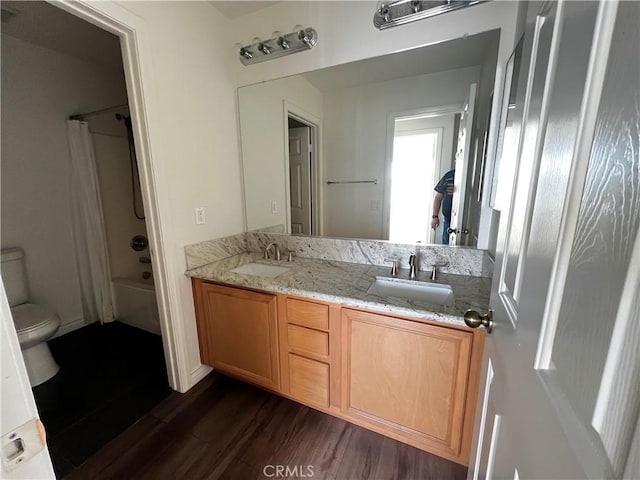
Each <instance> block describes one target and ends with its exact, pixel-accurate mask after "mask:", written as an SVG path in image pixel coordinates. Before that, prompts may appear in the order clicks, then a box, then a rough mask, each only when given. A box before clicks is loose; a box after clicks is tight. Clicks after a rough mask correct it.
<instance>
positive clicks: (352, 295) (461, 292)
mask: <svg viewBox="0 0 640 480" xmlns="http://www.w3.org/2000/svg"><path fill="white" fill-rule="evenodd" d="M251 262H255V263H263V264H266V265H278V266H281V267H286V268H288V269H289V271H287V272H285V273H283V274H281V275H279V276H277V277H275V278H267V277H259V276H254V275H245V274H240V273H233V272H231V271H230V270H233V269H234V268H236V267H238V266H240V265H243V264H246V263H251ZM389 273H390V267H379V266H375V265H362V264H357V263H346V262H337V261H329V260H317V259H313V258H302V257H294V259H293V262H291V263H289V262H286V261H279V262H278V261H275V260H264V259H263V258H262V256H261V255H260V254H258V253H242V254H239V255H234V256H232V257H229V258H225V259H223V260H219V261H217V262H212V263H209V264H207V265H204V266H201V267H198V268H194V269H191V270H187V271H186V272H185V274H186V275H187V276H188V277H193V278H201V279H204V280H211V281H215V282H220V283H225V284H228V285H233V286H238V287H247V288H253V289H257V290H264V291H268V292H273V293H283V294H287V295H294V296H299V297H306V298H310V299H315V300H320V301H325V302H331V303H339V304H342V305H343V306H347V307H356V308H365V309H367V310H373V311H378V312H381V313H393V314H397V315H406V316H408V317H413V318H416V319H427V320H433V321H437V322H442V323H447V324H452V325H456V326H464V321H463V318H462V316H463V315H464V312H465V311H466V310H467V309H469V308H471V309H474V310H478V311H479V312H481V313H483V312H486V311H487V308H488V307H489V295H490V291H491V279H488V278H482V277H467V276H463V275H452V274H445V273H442V274H440V275H439V277H438V280H437V281H436V283H442V284H448V285H451V287H452V289H453V295H454V305H453V306H443V305H437V304H429V303H425V302H420V301H415V300H406V299H403V298H399V297H380V296H377V295H373V294H370V293H367V290H368V289H369V286H370V285H371V283H372V282H373V281H374V280H375V278H376V276H382V277H389V276H390V275H389ZM408 275H409V270H404V269H400V270H398V277H397V278H401V279H408ZM429 277H430V272H419V273H418V277H417V278H416V280H418V281H425V282H431V280H430V278H429Z"/></svg>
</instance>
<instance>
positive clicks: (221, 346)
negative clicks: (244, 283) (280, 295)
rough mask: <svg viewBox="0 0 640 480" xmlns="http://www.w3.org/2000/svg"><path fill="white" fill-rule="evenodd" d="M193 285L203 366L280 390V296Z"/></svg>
mask: <svg viewBox="0 0 640 480" xmlns="http://www.w3.org/2000/svg"><path fill="white" fill-rule="evenodd" d="M193 286H194V299H195V304H196V312H197V315H196V317H197V327H198V339H199V344H200V355H201V359H202V362H203V363H204V364H206V365H210V366H212V367H214V368H215V369H216V370H219V371H220V372H224V373H228V374H230V375H231V376H234V377H236V378H239V379H244V380H247V381H249V382H251V383H254V384H257V385H261V386H264V387H266V388H269V389H271V390H278V389H279V387H280V369H279V359H278V333H277V332H278V325H277V319H276V316H277V310H276V296H275V295H271V294H267V293H258V292H253V291H250V290H243V289H239V288H231V287H225V286H221V285H214V284H210V283H206V282H203V281H201V280H194V282H193Z"/></svg>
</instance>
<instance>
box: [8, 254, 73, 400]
mask: <svg viewBox="0 0 640 480" xmlns="http://www.w3.org/2000/svg"><path fill="white" fill-rule="evenodd" d="M1 273H2V281H3V283H4V288H5V290H6V292H7V298H8V300H9V306H11V315H12V316H13V322H14V324H15V326H16V330H17V332H18V340H19V341H20V348H21V350H22V356H23V357H24V363H25V365H26V366H27V373H28V374H29V381H30V383H31V386H32V387H35V386H36V385H40V384H41V383H44V382H46V381H47V380H49V379H50V378H51V377H53V376H54V375H55V374H56V373H58V371H59V370H60V367H59V366H58V364H57V363H56V361H55V360H54V359H53V357H52V356H51V351H50V350H49V345H47V340H49V339H50V338H51V337H52V336H53V335H54V334H55V333H56V332H57V331H58V328H59V327H60V318H59V317H58V315H57V314H56V313H55V312H52V311H51V310H47V309H46V308H43V307H41V306H39V305H36V304H34V303H29V291H28V287H27V274H26V270H25V268H24V253H23V252H22V249H20V248H7V249H4V250H2V269H1Z"/></svg>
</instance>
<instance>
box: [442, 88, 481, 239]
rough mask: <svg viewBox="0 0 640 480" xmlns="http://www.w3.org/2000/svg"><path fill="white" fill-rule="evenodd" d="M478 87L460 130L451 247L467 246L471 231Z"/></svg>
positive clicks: (471, 94) (473, 90)
mask: <svg viewBox="0 0 640 480" xmlns="http://www.w3.org/2000/svg"><path fill="white" fill-rule="evenodd" d="M477 89H478V86H477V85H476V84H475V83H473V84H471V86H470V87H469V94H468V95H467V99H466V100H465V102H464V108H463V109H462V114H461V115H460V126H459V128H458V141H457V144H456V153H455V160H454V165H455V170H456V175H455V179H454V181H453V183H454V185H455V189H454V191H453V199H452V201H451V225H450V227H449V231H450V234H449V245H465V244H466V241H467V236H468V234H469V230H468V229H467V228H466V227H465V225H464V222H465V212H464V207H465V205H466V204H467V202H465V196H466V194H467V173H468V170H469V162H470V159H471V139H472V137H473V135H472V133H473V120H474V118H473V117H474V114H475V108H476V92H477Z"/></svg>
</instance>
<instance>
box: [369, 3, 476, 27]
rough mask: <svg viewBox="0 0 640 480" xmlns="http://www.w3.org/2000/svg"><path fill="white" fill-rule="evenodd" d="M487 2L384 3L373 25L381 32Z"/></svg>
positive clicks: (376, 14) (374, 18)
mask: <svg viewBox="0 0 640 480" xmlns="http://www.w3.org/2000/svg"><path fill="white" fill-rule="evenodd" d="M485 1H487V0H439V1H438V0H435V1H432V0H396V1H391V2H388V3H382V4H381V5H380V7H379V8H378V10H376V13H375V14H374V15H373V24H374V25H375V27H376V28H377V29H379V30H385V29H387V28H391V27H397V26H398V25H404V24H406V23H411V22H415V21H416V20H422V19H425V18H429V17H434V16H436V15H442V14H443V13H447V12H452V11H454V10H459V9H461V8H465V7H470V6H471V5H477V4H478V3H484V2H485Z"/></svg>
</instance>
